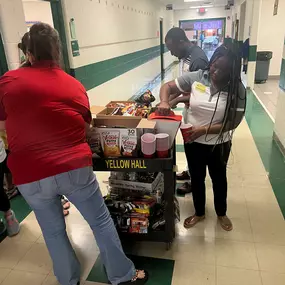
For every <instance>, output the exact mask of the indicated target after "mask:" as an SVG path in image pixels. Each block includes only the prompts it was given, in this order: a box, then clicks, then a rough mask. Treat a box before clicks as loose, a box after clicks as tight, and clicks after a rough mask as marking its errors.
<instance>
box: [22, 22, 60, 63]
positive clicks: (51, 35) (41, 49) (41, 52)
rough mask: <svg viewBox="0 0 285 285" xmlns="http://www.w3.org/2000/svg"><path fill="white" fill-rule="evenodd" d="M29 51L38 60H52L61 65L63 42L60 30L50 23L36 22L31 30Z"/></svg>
mask: <svg viewBox="0 0 285 285" xmlns="http://www.w3.org/2000/svg"><path fill="white" fill-rule="evenodd" d="M28 51H29V52H30V53H31V54H32V55H33V56H34V57H35V60H36V61H41V60H52V61H53V62H54V63H56V64H58V65H60V63H61V52H60V51H61V44H60V39H59V34H58V32H57V31H56V30H55V29H54V28H52V27H51V26H50V25H48V24H45V23H37V24H34V25H33V26H32V27H31V29H30V32H29V41H28Z"/></svg>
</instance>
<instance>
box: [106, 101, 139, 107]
mask: <svg viewBox="0 0 285 285" xmlns="http://www.w3.org/2000/svg"><path fill="white" fill-rule="evenodd" d="M135 103H136V102H135V101H110V102H109V103H108V104H107V105H106V106H105V107H106V108H116V107H117V106H116V104H124V105H126V106H129V105H132V104H135Z"/></svg>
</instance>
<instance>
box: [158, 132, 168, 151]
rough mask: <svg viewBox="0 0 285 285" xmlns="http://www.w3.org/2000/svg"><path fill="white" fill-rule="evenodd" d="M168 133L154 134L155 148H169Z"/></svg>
mask: <svg viewBox="0 0 285 285" xmlns="http://www.w3.org/2000/svg"><path fill="white" fill-rule="evenodd" d="M169 148H170V145H169V134H157V135H156V150H157V151H165V150H169Z"/></svg>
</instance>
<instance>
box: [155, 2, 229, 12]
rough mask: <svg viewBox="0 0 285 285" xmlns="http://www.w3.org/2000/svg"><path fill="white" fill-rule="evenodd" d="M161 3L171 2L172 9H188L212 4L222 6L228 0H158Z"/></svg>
mask: <svg viewBox="0 0 285 285" xmlns="http://www.w3.org/2000/svg"><path fill="white" fill-rule="evenodd" d="M158 1H160V2H161V3H162V4H165V5H167V4H173V9H174V10H181V9H183V10H184V9H189V8H190V7H197V6H214V7H222V6H225V5H226V4H227V3H228V0H188V1H189V2H187V3H186V2H184V0H158Z"/></svg>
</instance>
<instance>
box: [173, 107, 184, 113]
mask: <svg viewBox="0 0 285 285" xmlns="http://www.w3.org/2000/svg"><path fill="white" fill-rule="evenodd" d="M183 110H184V108H180V107H179V108H176V109H174V110H173V111H174V112H176V111H183Z"/></svg>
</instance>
